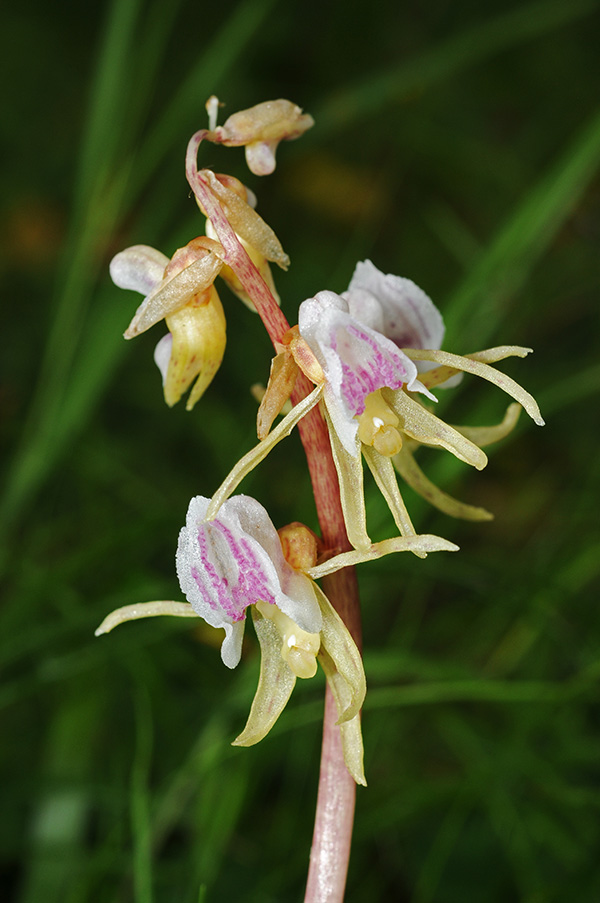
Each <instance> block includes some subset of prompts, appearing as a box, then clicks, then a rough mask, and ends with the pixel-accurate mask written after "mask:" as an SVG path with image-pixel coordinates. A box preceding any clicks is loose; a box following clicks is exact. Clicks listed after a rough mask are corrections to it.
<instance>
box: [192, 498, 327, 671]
mask: <svg viewBox="0 0 600 903" xmlns="http://www.w3.org/2000/svg"><path fill="white" fill-rule="evenodd" d="M209 502H210V500H209V499H206V498H203V497H202V496H197V497H196V498H194V499H192V501H191V502H190V505H189V508H188V513H187V518H186V525H185V527H184V528H183V529H182V530H181V533H180V534H179V544H178V547H177V559H176V561H177V576H178V577H179V584H180V586H181V589H182V592H183V593H184V595H185V596H186V598H187V600H188V602H189V603H190V604H191V605H192V607H193V608H194V610H195V611H196V613H197V614H198V615H199V616H200V617H201V618H204V620H205V621H207V622H208V623H209V624H211V625H212V626H213V627H222V628H224V630H225V639H224V641H223V645H222V647H221V656H222V658H223V661H224V662H225V664H226V665H227V666H228V667H229V668H235V666H236V665H237V664H238V662H239V660H240V655H241V649H242V637H243V633H244V620H245V617H246V609H247V608H248V606H250V605H253V604H256V603H257V602H263V603H266V604H267V605H275V606H277V607H278V608H279V609H280V611H282V612H283V613H284V614H285V615H287V616H288V617H289V618H290V619H291V620H292V621H295V622H296V624H297V625H298V626H299V627H300V628H301V629H302V630H304V631H306V632H307V633H318V632H319V631H320V629H321V624H322V617H321V611H320V609H319V605H318V602H317V600H316V598H315V594H314V591H313V588H312V585H311V581H310V580H309V578H308V577H305V576H304V575H303V574H300V573H298V572H297V571H295V570H294V569H293V568H292V567H290V565H289V564H288V563H287V562H286V560H285V559H284V557H283V552H282V548H281V542H280V541H279V536H278V535H277V531H276V530H275V527H274V526H273V524H272V522H271V520H270V518H269V516H268V514H267V512H266V511H265V509H264V508H263V507H262V505H261V504H260V503H259V502H257V501H256V500H255V499H253V498H250V497H249V496H245V495H240V496H236V497H235V498H232V499H229V500H228V501H227V502H226V503H225V504H224V505H223V507H222V508H221V510H220V511H219V516H218V518H215V519H214V520H211V521H207V520H206V512H207V509H208V505H209Z"/></svg>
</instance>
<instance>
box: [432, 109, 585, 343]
mask: <svg viewBox="0 0 600 903" xmlns="http://www.w3.org/2000/svg"><path fill="white" fill-rule="evenodd" d="M599 165H600V112H596V113H595V114H594V116H593V117H592V119H591V120H590V121H589V122H587V123H586V125H585V127H584V128H583V129H582V131H581V132H580V134H578V135H577V137H576V138H575V140H574V141H573V142H572V144H571V145H570V146H569V148H568V149H567V151H566V153H565V154H564V156H563V157H562V158H561V159H560V160H559V162H558V163H557V164H556V165H555V166H554V167H552V169H551V170H550V172H548V173H546V174H545V175H544V176H543V177H542V178H541V179H540V181H539V182H538V183H537V184H536V185H534V186H533V187H532V189H531V191H530V192H529V194H528V195H527V196H526V197H525V199H524V201H523V203H522V204H521V205H520V206H519V207H517V209H516V210H515V211H514V213H513V214H512V216H511V217H510V219H509V220H508V222H507V223H506V225H505V226H504V227H503V228H502V229H501V230H500V232H499V233H498V235H497V236H496V238H495V239H494V241H493V242H492V243H491V244H490V245H489V247H488V248H487V249H486V250H485V251H484V252H483V254H482V256H481V258H480V260H479V262H478V263H477V264H476V265H475V266H474V268H473V269H472V270H471V271H470V272H469V274H468V275H467V277H466V278H465V279H464V280H463V282H462V283H461V285H459V286H458V288H457V289H456V290H455V292H454V294H453V295H452V296H451V298H450V299H449V300H448V301H447V304H446V306H445V309H444V314H445V319H446V324H447V326H448V327H449V329H450V330H451V331H452V332H454V333H455V334H456V335H457V336H458V335H459V334H460V347H461V348H470V347H471V346H473V347H474V346H475V345H477V346H478V347H479V346H482V345H485V344H486V342H487V341H488V339H489V337H490V336H491V335H493V334H494V332H495V330H496V328H497V326H498V323H499V322H500V321H501V320H502V318H503V317H504V316H505V315H506V313H507V308H508V306H509V305H510V303H511V301H512V299H513V298H514V297H515V296H516V295H517V294H518V292H519V290H520V289H521V288H522V286H523V285H524V284H525V282H526V281H527V279H528V278H529V276H530V274H531V271H532V269H533V267H534V266H535V265H536V263H537V262H538V261H539V260H540V258H541V257H542V256H543V255H544V254H545V253H546V252H547V251H548V249H549V247H550V245H551V244H552V242H553V241H554V239H555V237H556V235H557V233H558V231H559V230H560V228H561V227H562V226H563V225H564V223H565V222H566V220H567V219H568V218H569V216H571V214H572V213H573V210H574V209H575V208H576V206H577V204H578V203H579V200H580V199H581V197H582V195H583V194H584V192H585V190H586V188H587V187H588V185H589V184H590V182H591V181H592V179H593V177H594V176H595V174H596V172H597V171H598V167H599Z"/></svg>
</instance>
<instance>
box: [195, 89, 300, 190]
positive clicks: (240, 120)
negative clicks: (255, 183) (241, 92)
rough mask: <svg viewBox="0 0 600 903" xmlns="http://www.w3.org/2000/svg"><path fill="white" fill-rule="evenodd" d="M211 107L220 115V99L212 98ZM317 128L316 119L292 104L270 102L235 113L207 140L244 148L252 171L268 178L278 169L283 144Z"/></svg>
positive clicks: (280, 101)
mask: <svg viewBox="0 0 600 903" xmlns="http://www.w3.org/2000/svg"><path fill="white" fill-rule="evenodd" d="M215 101H216V104H215ZM209 105H210V106H209ZM207 107H208V108H209V115H210V111H211V110H214V111H215V112H216V107H218V101H217V99H216V98H211V99H210V100H209V101H208V104H207ZM313 125H314V120H313V118H312V116H309V115H308V114H307V113H303V112H302V110H301V108H300V107H298V106H296V104H294V103H292V102H291V101H289V100H267V101H264V102H263V103H259V104H256V106H254V107H250V108H249V109H247V110H240V111H239V112H238V113H233V114H232V115H231V116H230V117H229V118H228V119H227V120H226V121H225V123H224V124H223V125H219V126H216V128H213V130H212V131H211V132H210V133H209V135H208V136H207V137H208V139H209V140H210V141H214V142H215V143H216V144H224V145H225V146H226V147H240V146H244V147H245V152H246V163H247V164H248V169H249V170H250V172H253V173H254V174H255V175H257V176H267V175H270V173H272V172H273V170H274V169H275V152H276V150H277V145H278V144H279V142H280V141H284V140H285V141H291V140H293V139H294V138H299V137H300V135H302V134H303V133H304V132H305V131H306V130H307V129H309V128H311V126H313Z"/></svg>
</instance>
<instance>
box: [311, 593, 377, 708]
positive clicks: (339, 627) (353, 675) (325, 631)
mask: <svg viewBox="0 0 600 903" xmlns="http://www.w3.org/2000/svg"><path fill="white" fill-rule="evenodd" d="M313 589H314V591H315V595H316V597H317V601H318V603H319V608H320V609H321V615H322V617H323V624H322V627H321V650H320V652H319V656H321V653H322V652H323V651H324V652H326V653H327V655H328V656H329V658H330V660H331V661H330V662H328V663H327V668H329V669H330V668H331V663H333V665H334V667H335V673H336V675H337V676H336V678H335V679H336V680H338V679H340V680H342V681H343V682H344V684H345V685H346V687H347V691H346V690H344V691H343V693H342V695H343V696H344V704H343V705H342V706H338V714H339V719H338V721H337V723H338V724H341V723H342V722H344V721H350V719H351V718H354V716H355V715H357V714H358V713H359V712H360V710H361V708H362V704H363V702H364V700H365V694H366V692H367V681H366V678H365V669H364V667H363V663H362V658H361V654H360V652H359V651H358V648H357V646H356V643H355V642H354V640H353V639H352V636H351V634H350V631H349V630H348V628H347V627H346V625H345V624H344V622H343V621H342V619H341V618H340V616H339V615H338V613H337V611H336V610H335V609H334V607H333V605H332V604H331V602H330V601H329V599H328V598H327V596H326V595H325V593H324V592H323V590H322V589H321V588H320V586H318V585H317V584H316V583H313ZM325 673H326V674H327V679H328V680H329V681H330V683H331V679H330V672H329V673H328V671H327V670H326V672H325Z"/></svg>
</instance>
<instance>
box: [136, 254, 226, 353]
mask: <svg viewBox="0 0 600 903" xmlns="http://www.w3.org/2000/svg"><path fill="white" fill-rule="evenodd" d="M222 266H223V261H222V260H221V259H220V258H219V257H218V256H217V255H216V254H214V253H208V254H206V255H205V256H204V257H201V258H199V259H198V260H196V262H195V263H192V264H191V265H190V266H188V267H186V268H185V269H183V270H181V271H180V272H179V273H177V274H176V275H175V276H173V277H172V278H171V279H166V280H164V281H163V282H161V283H160V284H159V285H157V287H156V288H155V289H154V291H152V292H150V294H149V295H148V296H147V297H146V298H144V300H143V301H142V303H141V304H140V306H139V307H138V309H137V311H136V312H135V316H134V318H133V320H132V321H131V323H130V324H129V326H128V327H127V330H126V332H125V338H126V339H132V338H134V337H135V336H137V335H139V334H140V333H142V332H145V331H146V330H147V329H150V327H151V326H154V324H155V323H158V322H159V321H160V320H162V319H164V318H165V317H167V316H169V315H170V314H173V313H175V312H176V311H178V310H181V308H182V307H185V305H186V304H188V303H189V302H190V301H191V300H192V298H193V297H194V296H195V295H198V294H201V293H202V292H203V291H205V290H206V289H207V288H208V287H209V286H210V285H212V283H213V282H214V281H215V279H216V277H217V275H218V273H219V271H220V269H221V267H222Z"/></svg>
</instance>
